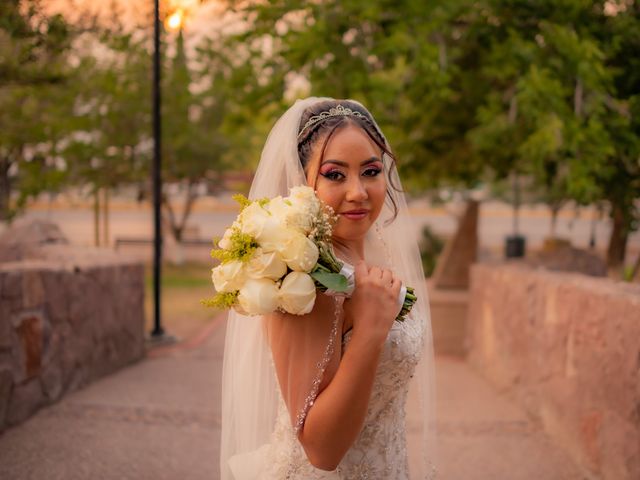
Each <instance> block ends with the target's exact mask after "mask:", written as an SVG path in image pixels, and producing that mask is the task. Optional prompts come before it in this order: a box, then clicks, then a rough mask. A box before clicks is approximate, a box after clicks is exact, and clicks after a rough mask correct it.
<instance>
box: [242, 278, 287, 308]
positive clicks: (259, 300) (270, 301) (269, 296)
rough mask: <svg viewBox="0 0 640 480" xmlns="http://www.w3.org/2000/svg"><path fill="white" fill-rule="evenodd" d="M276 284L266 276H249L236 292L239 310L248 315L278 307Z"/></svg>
mask: <svg viewBox="0 0 640 480" xmlns="http://www.w3.org/2000/svg"><path fill="white" fill-rule="evenodd" d="M278 299H279V295H278V286H277V285H276V282H274V281H273V280H269V279H268V278H260V279H255V278H249V279H247V281H246V282H245V283H244V285H243V286H242V288H241V289H240V293H239V294H238V304H239V305H240V309H241V311H244V312H247V314H249V315H265V314H268V313H271V312H273V311H274V310H275V309H276V308H277V307H278Z"/></svg>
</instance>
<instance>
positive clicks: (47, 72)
mask: <svg viewBox="0 0 640 480" xmlns="http://www.w3.org/2000/svg"><path fill="white" fill-rule="evenodd" d="M69 42H70V33H69V30H68V28H67V25H66V23H65V22H64V20H63V19H62V17H61V16H59V15H56V16H52V17H47V16H46V15H45V14H44V13H43V12H42V9H41V7H40V3H39V2H38V1H37V0H25V1H19V0H8V1H6V2H3V3H2V5H0V221H5V222H6V221H10V220H11V219H12V218H13V216H15V214H16V213H17V212H18V211H19V209H20V208H21V206H22V205H23V204H24V202H25V201H26V199H27V198H28V197H29V196H31V195H35V194H37V193H39V192H40V191H43V190H45V189H56V188H58V187H59V185H60V183H61V180H62V175H61V174H60V171H59V167H60V164H61V163H63V162H64V160H63V159H62V158H61V157H60V155H59V152H60V140H61V139H62V133H63V130H64V123H65V121H64V118H65V117H66V116H67V115H68V113H69V108H70V104H69V103H68V100H69V97H68V96H66V95H65V91H64V88H63V85H64V82H65V81H66V79H67V77H68V69H67V66H66V58H67V54H68V51H69ZM12 191H17V193H18V198H17V202H16V203H15V204H12V203H11V192H12Z"/></svg>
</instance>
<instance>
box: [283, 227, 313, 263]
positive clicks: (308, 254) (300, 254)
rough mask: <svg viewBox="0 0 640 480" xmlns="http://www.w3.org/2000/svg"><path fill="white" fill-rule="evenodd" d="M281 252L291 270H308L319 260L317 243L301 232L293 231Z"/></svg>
mask: <svg viewBox="0 0 640 480" xmlns="http://www.w3.org/2000/svg"><path fill="white" fill-rule="evenodd" d="M280 254H281V255H282V259H283V260H284V261H285V262H287V265H288V266H289V268H290V269H291V270H295V271H297V272H308V271H310V270H311V269H312V268H313V267H315V265H316V263H317V262H318V254H319V252H318V247H317V246H316V244H315V243H313V242H312V241H311V240H309V239H308V238H307V237H305V236H304V235H302V234H301V233H298V232H293V233H292V234H291V235H289V237H288V238H287V240H286V242H285V244H284V248H283V249H282V250H281V251H280Z"/></svg>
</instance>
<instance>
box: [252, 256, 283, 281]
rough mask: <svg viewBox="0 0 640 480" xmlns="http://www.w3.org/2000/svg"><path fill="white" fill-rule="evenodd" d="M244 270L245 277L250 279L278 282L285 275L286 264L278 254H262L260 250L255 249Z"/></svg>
mask: <svg viewBox="0 0 640 480" xmlns="http://www.w3.org/2000/svg"><path fill="white" fill-rule="evenodd" d="M246 269H247V275H248V276H249V277H251V278H269V279H271V280H279V279H280V278H282V277H283V276H284V274H285V273H287V264H286V263H285V262H284V260H282V258H280V254H279V253H278V252H268V253H264V252H263V250H262V248H257V249H256V251H255V252H254V253H253V256H252V257H251V260H249V263H248V264H247V267H246Z"/></svg>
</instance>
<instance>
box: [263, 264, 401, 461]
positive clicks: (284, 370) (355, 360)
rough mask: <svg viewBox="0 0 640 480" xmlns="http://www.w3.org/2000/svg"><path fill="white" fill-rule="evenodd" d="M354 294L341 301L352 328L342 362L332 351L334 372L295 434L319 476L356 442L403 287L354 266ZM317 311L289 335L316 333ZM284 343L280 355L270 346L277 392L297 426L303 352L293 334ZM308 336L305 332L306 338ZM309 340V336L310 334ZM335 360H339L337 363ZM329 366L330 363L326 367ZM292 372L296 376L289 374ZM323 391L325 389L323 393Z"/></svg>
mask: <svg viewBox="0 0 640 480" xmlns="http://www.w3.org/2000/svg"><path fill="white" fill-rule="evenodd" d="M355 275H356V289H355V291H354V294H353V296H352V297H351V298H350V299H348V300H345V303H344V312H345V320H347V321H351V322H352V323H353V332H352V338H351V340H350V342H349V348H348V349H347V351H346V352H345V354H344V356H343V357H342V359H341V360H340V359H339V358H340V352H339V348H337V349H335V352H334V358H333V359H332V360H333V361H334V362H338V366H337V368H327V370H326V371H325V377H324V378H323V382H322V384H321V389H320V390H321V393H320V394H319V395H318V396H317V397H316V399H315V402H314V403H313V405H312V406H311V408H310V409H309V411H308V413H307V416H306V419H305V423H304V427H303V428H302V429H301V430H300V431H299V434H298V439H299V441H300V443H301V444H302V446H303V448H304V450H305V452H306V454H307V457H308V458H309V461H310V462H311V464H312V465H314V466H315V467H317V468H320V469H323V470H334V469H335V468H336V467H337V465H338V464H339V463H340V460H341V459H342V458H343V457H344V455H345V454H346V452H347V451H348V449H349V447H351V445H352V444H353V442H354V441H355V440H356V438H357V437H358V434H359V433H360V431H361V430H362V426H363V423H364V420H365V416H366V413H367V408H368V405H369V398H370V397H371V389H372V386H373V381H374V377H375V373H376V369H377V366H378V360H379V357H380V353H381V351H382V348H383V345H384V341H385V339H386V336H387V334H388V331H389V329H390V327H391V325H392V324H393V321H394V319H395V316H396V315H397V313H398V310H399V307H398V305H397V298H398V293H399V291H400V285H401V282H400V281H399V280H398V279H397V278H395V277H394V276H393V274H392V273H391V271H388V270H386V271H384V270H381V269H379V268H377V267H371V268H368V267H367V266H366V265H365V264H364V262H361V263H359V264H358V265H357V266H356V271H355ZM323 313H324V314H325V315H326V312H323V311H322V310H321V309H316V308H314V311H313V312H311V313H310V314H309V315H308V316H307V318H306V319H304V321H303V322H301V320H302V319H300V318H298V319H297V322H296V321H295V320H291V321H290V323H289V325H290V326H291V327H290V328H289V330H292V329H296V328H304V327H302V325H304V324H306V325H308V326H309V327H310V328H315V327H316V326H318V325H320V324H321V322H324V323H325V325H326V318H318V316H319V315H323ZM287 333H288V335H287V337H288V340H289V341H288V342H284V343H279V345H280V348H281V349H287V353H286V354H285V355H282V351H279V350H280V349H279V348H277V347H276V349H275V350H273V349H274V345H273V344H272V350H273V353H274V361H275V365H276V370H277V373H278V378H279V382H280V387H281V390H282V391H283V392H285V394H284V397H285V402H287V406H288V408H289V411H290V413H291V414H292V420H295V414H296V411H295V409H296V406H295V401H292V400H291V399H292V398H296V395H295V392H294V393H293V394H291V391H292V390H291V389H293V390H295V388H296V386H297V384H299V382H296V377H297V375H296V373H295V369H296V367H297V368H303V366H302V365H301V364H300V363H299V362H298V360H299V359H305V360H307V361H308V359H309V358H308V356H305V352H303V351H302V349H300V350H298V351H297V352H296V348H295V346H294V344H293V343H292V342H293V341H294V340H295V334H293V335H292V336H290V332H287ZM306 335H307V336H309V332H307V333H306ZM312 335H313V334H312ZM336 357H337V358H336ZM330 364H331V362H330ZM292 368H293V369H294V373H293V374H292ZM323 387H324V388H323Z"/></svg>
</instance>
